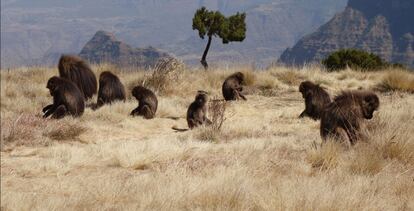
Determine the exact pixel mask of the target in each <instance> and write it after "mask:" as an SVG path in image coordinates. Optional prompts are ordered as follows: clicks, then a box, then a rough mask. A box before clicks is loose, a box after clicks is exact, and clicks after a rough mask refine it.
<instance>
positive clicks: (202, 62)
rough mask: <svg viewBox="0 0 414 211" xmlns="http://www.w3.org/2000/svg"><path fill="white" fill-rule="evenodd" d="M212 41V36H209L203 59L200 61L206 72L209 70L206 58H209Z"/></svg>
mask: <svg viewBox="0 0 414 211" xmlns="http://www.w3.org/2000/svg"><path fill="white" fill-rule="evenodd" d="M211 40H212V36H209V37H208V42H207V46H206V49H204V53H203V57H201V61H200V62H201V64H202V65H203V67H204V69H205V70H207V69H208V64H207V61H206V57H207V53H208V50H209V49H210V45H211Z"/></svg>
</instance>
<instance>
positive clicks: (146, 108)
mask: <svg viewBox="0 0 414 211" xmlns="http://www.w3.org/2000/svg"><path fill="white" fill-rule="evenodd" d="M132 96H134V97H135V98H136V99H137V100H138V107H137V108H136V109H134V110H133V111H132V112H131V115H132V116H143V117H144V118H145V119H152V118H154V117H155V113H156V112H157V107H158V100H157V96H155V94H154V92H152V91H151V90H149V89H147V88H145V87H143V86H136V87H134V89H132Z"/></svg>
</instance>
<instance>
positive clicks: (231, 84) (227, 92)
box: [222, 72, 247, 101]
mask: <svg viewBox="0 0 414 211" xmlns="http://www.w3.org/2000/svg"><path fill="white" fill-rule="evenodd" d="M244 84H245V81H244V75H243V73H241V72H236V73H234V74H232V75H230V76H229V77H227V78H226V80H225V81H224V83H223V86H222V91H223V97H224V99H225V100H226V101H230V100H240V99H243V100H247V99H246V97H245V96H243V95H242V94H241V93H240V92H242V91H243V85H244Z"/></svg>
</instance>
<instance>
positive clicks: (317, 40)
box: [279, 0, 414, 66]
mask: <svg viewBox="0 0 414 211" xmlns="http://www.w3.org/2000/svg"><path fill="white" fill-rule="evenodd" d="M413 11H414V1H412V0H350V1H349V2H348V5H347V7H346V9H345V10H344V11H343V12H341V13H339V14H337V15H335V16H334V17H333V18H332V19H331V20H330V21H329V22H328V23H326V24H325V25H323V26H321V27H320V28H319V29H318V30H317V31H316V32H314V33H312V34H310V35H307V36H305V37H303V38H302V39H301V40H299V42H298V43H297V44H296V45H295V46H294V47H292V48H288V49H286V50H285V51H284V52H283V54H282V55H281V57H280V60H279V61H280V62H283V63H286V64H295V65H302V64H304V63H309V62H319V61H320V60H322V59H323V58H325V57H326V56H327V55H328V54H330V53H331V52H333V51H336V50H339V49H342V48H358V49H362V50H366V51H369V52H372V53H375V54H377V55H379V56H381V57H382V58H383V59H385V60H387V61H390V62H398V63H403V64H406V65H409V66H414V51H413V50H414V24H412V21H413V20H414V13H413Z"/></svg>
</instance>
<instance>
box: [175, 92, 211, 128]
mask: <svg viewBox="0 0 414 211" xmlns="http://www.w3.org/2000/svg"><path fill="white" fill-rule="evenodd" d="M207 102H208V94H207V92H205V91H198V92H197V95H196V97H195V100H194V101H193V102H192V103H191V104H190V106H189V107H188V110H187V124H188V128H190V129H193V128H195V127H198V126H201V125H210V124H211V123H212V122H211V121H210V120H209V119H208V118H207V109H208V108H207ZM172 129H174V130H177V131H187V130H188V129H179V128H177V127H173V128H172Z"/></svg>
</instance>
